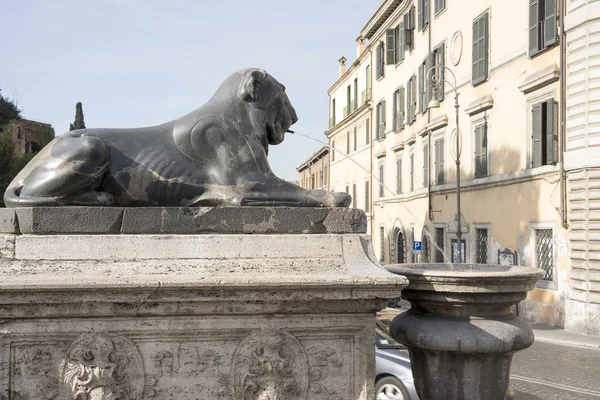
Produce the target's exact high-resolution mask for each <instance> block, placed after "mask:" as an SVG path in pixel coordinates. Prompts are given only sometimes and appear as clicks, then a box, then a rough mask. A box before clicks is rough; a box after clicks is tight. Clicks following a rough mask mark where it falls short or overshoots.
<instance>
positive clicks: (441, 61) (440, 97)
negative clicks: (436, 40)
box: [436, 44, 446, 101]
mask: <svg viewBox="0 0 600 400" xmlns="http://www.w3.org/2000/svg"><path fill="white" fill-rule="evenodd" d="M436 55H437V62H436V65H438V68H437V73H438V75H439V87H438V89H437V94H436V99H437V101H444V95H445V93H444V79H445V73H446V71H445V70H444V65H446V59H445V46H444V45H443V44H442V45H441V46H440V47H439V48H438V49H437V52H436Z"/></svg>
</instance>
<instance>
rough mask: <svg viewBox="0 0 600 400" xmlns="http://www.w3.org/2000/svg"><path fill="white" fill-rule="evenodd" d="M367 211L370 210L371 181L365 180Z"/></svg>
mask: <svg viewBox="0 0 600 400" xmlns="http://www.w3.org/2000/svg"><path fill="white" fill-rule="evenodd" d="M365 212H369V181H366V182H365Z"/></svg>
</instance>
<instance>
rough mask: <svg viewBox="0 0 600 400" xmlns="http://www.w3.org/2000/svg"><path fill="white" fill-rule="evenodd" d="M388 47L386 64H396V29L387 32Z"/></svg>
mask: <svg viewBox="0 0 600 400" xmlns="http://www.w3.org/2000/svg"><path fill="white" fill-rule="evenodd" d="M386 38H387V45H386V53H387V54H386V64H387V65H390V64H391V65H394V64H396V32H394V29H388V30H387V31H386Z"/></svg>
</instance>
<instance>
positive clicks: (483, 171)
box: [480, 123, 489, 176]
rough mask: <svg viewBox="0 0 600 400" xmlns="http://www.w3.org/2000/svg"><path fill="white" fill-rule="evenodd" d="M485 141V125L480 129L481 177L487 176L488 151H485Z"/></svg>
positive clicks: (486, 133)
mask: <svg viewBox="0 0 600 400" xmlns="http://www.w3.org/2000/svg"><path fill="white" fill-rule="evenodd" d="M487 140H488V127H487V123H486V124H485V125H483V126H482V127H481V144H480V147H481V176H488V175H489V171H488V160H487V158H488V149H487V147H488V146H487Z"/></svg>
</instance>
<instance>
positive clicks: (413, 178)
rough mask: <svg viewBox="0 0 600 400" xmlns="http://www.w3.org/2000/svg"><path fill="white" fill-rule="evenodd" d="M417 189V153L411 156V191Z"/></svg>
mask: <svg viewBox="0 0 600 400" xmlns="http://www.w3.org/2000/svg"><path fill="white" fill-rule="evenodd" d="M414 189H415V153H412V154H411V155H410V191H411V192H412V191H413V190H414Z"/></svg>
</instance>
